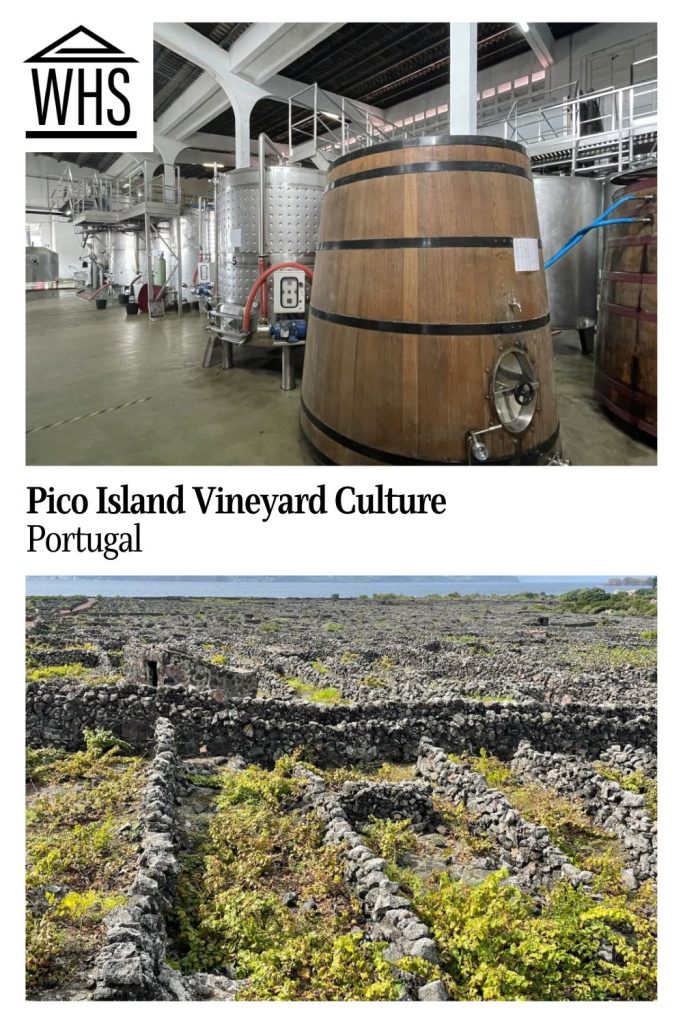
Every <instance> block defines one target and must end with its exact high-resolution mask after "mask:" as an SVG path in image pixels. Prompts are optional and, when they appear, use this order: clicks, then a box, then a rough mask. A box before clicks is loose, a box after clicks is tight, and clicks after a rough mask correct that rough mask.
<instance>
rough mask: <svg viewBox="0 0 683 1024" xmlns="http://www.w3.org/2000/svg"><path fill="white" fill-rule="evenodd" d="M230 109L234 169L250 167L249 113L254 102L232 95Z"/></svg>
mask: <svg viewBox="0 0 683 1024" xmlns="http://www.w3.org/2000/svg"><path fill="white" fill-rule="evenodd" d="M230 102H231V104H232V109H233V111H234V113H235V168H238V167H251V138H250V135H249V129H250V125H251V112H252V110H253V107H254V101H253V100H252V99H251V98H248V97H246V96H244V97H239V99H238V98H237V97H236V96H235V95H234V93H232V95H231V96H230Z"/></svg>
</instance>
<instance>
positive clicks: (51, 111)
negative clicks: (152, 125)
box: [24, 25, 140, 149]
mask: <svg viewBox="0 0 683 1024" xmlns="http://www.w3.org/2000/svg"><path fill="white" fill-rule="evenodd" d="M24 64H27V65H30V72H31V94H32V99H33V104H30V105H29V109H30V110H31V114H32V117H31V120H32V124H31V126H30V127H29V128H27V129H26V138H27V139H44V140H50V139H54V140H55V141H56V142H59V143H60V145H61V144H63V142H64V141H65V140H68V139H93V140H97V139H101V140H107V139H108V140H116V139H120V140H122V142H123V143H124V148H125V147H126V145H127V143H128V141H129V140H132V139H137V138H138V134H139V132H138V130H137V128H136V127H135V126H134V125H133V124H132V123H131V122H132V103H133V93H134V92H135V81H134V79H135V75H136V66H137V67H139V66H140V61H139V60H138V59H137V58H136V57H132V56H129V55H128V54H126V53H125V52H124V51H123V50H122V49H121V48H120V47H118V46H116V45H115V44H114V43H111V42H109V41H108V40H107V39H105V38H104V37H103V36H101V35H98V33H97V32H94V31H93V30H92V29H89V28H86V27H85V25H78V26H77V27H76V28H74V29H72V30H71V31H70V32H67V33H65V35H63V36H60V38H59V39H56V40H55V41H54V42H52V43H49V44H48V45H47V46H45V47H43V49H42V50H38V52H37V53H34V54H33V56H31V57H28V58H27V59H26V60H25V61H24ZM90 148H93V149H94V148H95V146H93V145H92V144H90ZM107 148H111V142H110V143H109V144H108V146H107Z"/></svg>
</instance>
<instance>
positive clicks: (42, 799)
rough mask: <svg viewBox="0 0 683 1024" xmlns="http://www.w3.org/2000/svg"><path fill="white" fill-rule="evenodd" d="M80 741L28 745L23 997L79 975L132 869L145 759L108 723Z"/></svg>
mask: <svg viewBox="0 0 683 1024" xmlns="http://www.w3.org/2000/svg"><path fill="white" fill-rule="evenodd" d="M112 739H113V740H114V741H115V742H113V743H112V742H111V740H112ZM86 742H87V743H88V748H87V749H86V750H84V751H78V752H76V753H74V754H69V753H66V752H65V751H61V750H54V749H52V748H44V749H40V750H29V751H28V752H27V759H26V760H27V778H28V780H29V782H30V783H32V785H33V786H34V787H36V789H37V795H35V796H34V797H33V798H32V799H30V801H29V804H28V808H27V831H26V850H27V873H26V888H27V901H28V915H27V928H26V939H27V952H26V971H27V991H28V994H29V997H30V996H33V995H35V994H36V993H38V992H39V991H43V990H45V989H50V988H56V987H59V986H60V985H63V984H65V983H66V982H68V981H69V979H70V978H72V977H73V976H74V975H75V974H76V973H77V972H78V970H79V968H80V967H81V966H82V963H83V958H84V957H85V956H87V955H88V954H89V953H91V952H92V950H93V949H95V948H96V947H97V945H98V944H99V942H100V941H101V938H102V936H101V922H102V919H103V918H104V916H105V915H106V914H107V913H108V912H109V911H110V910H112V909H113V908H114V907H116V906H119V905H121V904H122V903H123V902H125V899H126V890H127V888H128V885H129V884H130V882H131V881H132V877H133V874H134V872H135V864H136V860H137V852H138V851H137V842H136V829H137V815H138V808H139V801H140V796H141V790H142V787H143V784H144V779H145V772H144V766H143V763H142V761H141V760H140V759H139V758H136V757H130V756H124V755H123V754H122V753H121V751H122V750H123V749H126V745H125V744H122V743H121V741H116V738H115V737H112V736H111V734H110V733H106V732H105V731H104V730H97V731H94V732H90V733H89V737H88V738H87V740H86ZM43 786H49V789H46V791H45V792H41V788H40V787H43Z"/></svg>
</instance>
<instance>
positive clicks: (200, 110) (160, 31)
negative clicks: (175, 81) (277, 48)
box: [154, 22, 382, 140]
mask: <svg viewBox="0 0 683 1024" xmlns="http://www.w3.org/2000/svg"><path fill="white" fill-rule="evenodd" d="M290 27H291V26H290ZM295 27H296V26H295ZM327 27H329V28H330V32H332V31H334V30H335V29H336V28H337V27H338V26H337V25H336V24H333V25H331V26H327ZM270 28H271V30H272V29H273V26H272V25H271V26H270ZM249 31H250V30H249V29H247V31H246V32H245V33H244V34H243V35H242V36H240V38H239V39H238V40H237V41H236V42H235V43H233V45H232V46H231V47H230V50H228V51H226V50H223V49H221V47H220V46H217V45H216V44H215V43H213V42H211V40H209V39H206V38H205V37H204V36H202V35H201V34H200V33H199V32H195V31H194V29H191V28H189V26H187V25H183V24H180V23H177V22H170V23H167V22H161V23H157V24H155V26H154V38H155V39H156V41H157V42H158V43H161V44H162V45H163V46H165V47H167V49H169V50H173V51H174V52H175V53H178V54H179V55H180V56H181V57H183V58H184V59H185V60H189V61H191V62H192V63H193V64H196V65H197V66H198V67H201V68H202V69H203V74H201V75H200V76H199V78H198V79H196V81H194V82H193V83H192V85H190V86H189V88H187V89H186V90H185V91H184V92H183V93H181V94H180V96H179V97H178V99H177V100H175V102H174V103H172V104H171V106H170V107H169V108H168V109H167V110H165V111H164V113H163V114H162V115H161V117H160V118H159V122H158V125H159V129H160V130H161V131H163V132H164V134H166V135H172V136H173V137H175V138H177V139H181V140H184V139H186V138H188V137H189V136H190V135H192V134H194V133H195V132H196V131H199V130H200V129H201V128H202V127H203V126H204V125H205V124H208V123H209V122H210V121H212V120H213V118H214V117H217V116H218V114H220V113H222V112H223V111H224V110H227V109H228V107H229V106H230V100H229V99H228V96H227V95H226V92H225V89H226V88H229V87H230V85H231V84H234V85H235V86H236V87H237V88H238V89H239V86H240V83H244V85H245V86H246V87H248V88H249V90H250V93H251V94H252V96H253V95H254V92H256V95H257V97H258V98H259V99H275V100H280V101H281V102H282V103H286V102H287V101H288V99H289V97H290V96H291V95H293V94H294V93H297V92H300V90H301V89H305V88H307V86H306V84H305V83H303V82H297V81H295V80H294V79H292V78H287V77H285V76H284V75H279V74H272V73H271V77H269V78H268V79H267V80H265V81H263V82H259V83H258V84H255V83H254V82H252V81H250V80H249V79H247V78H244V77H243V76H242V75H240V74H234V73H233V72H232V71H231V70H230V67H231V64H230V56H231V54H232V53H233V50H234V48H235V47H236V46H237V45H238V44H239V43H240V42H241V41H242V39H244V38H245V37H246V36H247V35H248V34H249ZM273 34H274V33H273ZM328 34H329V33H328ZM271 38H272V36H271ZM262 42H263V40H262ZM252 44H253V45H254V46H255V45H256V42H255V40H253V39H252ZM292 45H294V43H292ZM298 46H299V47H300V48H301V47H302V46H303V43H302V41H301V39H300V38H299V39H298ZM309 48H310V40H309ZM238 58H239V61H238V63H239V65H240V66H244V62H245V60H246V58H245V56H244V55H243V56H242V57H239V53H238ZM283 59H284V58H283V56H282V54H281V55H280V57H279V60H278V61H277V62H276V64H277V63H281V61H282V60H283ZM270 63H271V67H272V66H275V65H273V62H272V60H271V62H270ZM289 63H291V61H289ZM281 66H286V65H282V64H281ZM328 95H329V96H330V97H331V98H332V99H333V100H334V102H335V103H337V104H341V96H339V94H337V93H333V92H330V93H328ZM313 102H314V99H313V89H311V88H309V89H308V92H307V93H305V94H304V95H302V96H300V97H298V99H297V103H299V104H300V105H301V106H303V107H309V108H310V107H312V106H313ZM323 102H324V101H323ZM354 102H356V105H357V106H359V107H360V108H361V109H363V110H367V111H368V112H369V113H371V114H374V115H375V116H377V117H381V116H382V110H381V109H380V108H379V107H375V106H372V105H371V104H368V103H361V102H357V101H354Z"/></svg>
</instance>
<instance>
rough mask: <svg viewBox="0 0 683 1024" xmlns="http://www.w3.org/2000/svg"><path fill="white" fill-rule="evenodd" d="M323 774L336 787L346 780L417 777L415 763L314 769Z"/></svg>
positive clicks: (388, 763)
mask: <svg viewBox="0 0 683 1024" xmlns="http://www.w3.org/2000/svg"><path fill="white" fill-rule="evenodd" d="M314 770H315V771H316V772H318V773H319V774H320V775H322V776H323V778H324V779H325V782H326V783H327V784H328V786H332V788H333V789H336V788H338V787H340V786H342V785H343V783H345V782H361V781H366V782H405V781H407V780H409V779H414V778H415V765H414V764H392V763H391V762H388V761H385V762H383V763H382V764H380V763H379V762H376V763H374V764H356V765H345V766H344V767H343V768H328V769H327V770H322V769H319V768H315V769H314Z"/></svg>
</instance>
